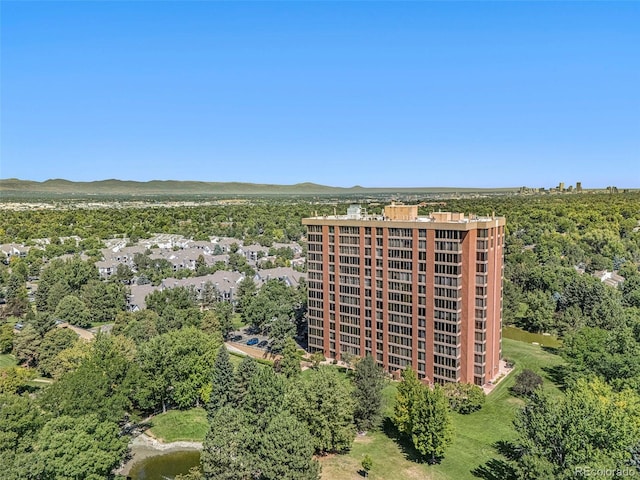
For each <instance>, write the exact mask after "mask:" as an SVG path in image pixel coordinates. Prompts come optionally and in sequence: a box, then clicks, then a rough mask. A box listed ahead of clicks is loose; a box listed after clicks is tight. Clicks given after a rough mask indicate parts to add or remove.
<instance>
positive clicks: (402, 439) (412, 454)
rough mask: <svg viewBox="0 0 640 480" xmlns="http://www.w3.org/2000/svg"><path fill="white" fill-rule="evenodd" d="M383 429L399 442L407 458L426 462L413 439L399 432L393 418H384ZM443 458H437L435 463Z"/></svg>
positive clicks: (415, 461) (416, 461)
mask: <svg viewBox="0 0 640 480" xmlns="http://www.w3.org/2000/svg"><path fill="white" fill-rule="evenodd" d="M382 431H383V432H384V433H385V435H386V436H387V437H389V438H390V439H392V440H393V441H394V442H396V444H398V446H399V447H400V450H401V451H402V454H403V455H404V458H405V459H406V460H409V461H410V462H414V463H425V459H424V457H423V456H422V455H421V454H420V452H418V451H417V450H416V449H415V447H414V446H413V443H412V442H411V440H410V439H409V438H407V437H406V436H404V435H402V434H400V432H398V429H397V428H396V426H395V425H394V424H393V421H392V420H391V418H389V417H385V418H384V420H383V422H382ZM441 460H442V459H441V458H436V460H435V462H434V463H440V461H441Z"/></svg>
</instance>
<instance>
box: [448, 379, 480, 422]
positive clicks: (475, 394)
mask: <svg viewBox="0 0 640 480" xmlns="http://www.w3.org/2000/svg"><path fill="white" fill-rule="evenodd" d="M442 390H443V392H444V394H445V396H446V397H447V400H448V401H449V406H450V407H451V410H453V411H454V412H458V413H461V414H463V415H465V414H468V413H471V412H475V411H476V410H480V409H481V408H482V405H483V404H484V401H485V397H486V395H485V393H484V391H483V390H482V388H480V387H479V386H477V385H473V384H470V383H447V384H446V385H445V386H444V387H442Z"/></svg>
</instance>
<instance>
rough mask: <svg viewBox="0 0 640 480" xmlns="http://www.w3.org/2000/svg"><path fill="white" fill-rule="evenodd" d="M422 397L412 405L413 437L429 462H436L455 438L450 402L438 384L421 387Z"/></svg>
mask: <svg viewBox="0 0 640 480" xmlns="http://www.w3.org/2000/svg"><path fill="white" fill-rule="evenodd" d="M420 393H421V394H420V397H419V399H418V401H417V402H415V403H413V405H412V412H411V439H412V440H413V445H414V447H415V448H416V450H417V451H418V452H420V454H422V456H423V457H425V459H427V460H428V461H429V463H435V462H436V460H437V459H439V458H442V457H443V456H444V452H445V450H446V449H447V447H448V446H449V445H450V444H451V442H452V440H453V424H452V421H451V411H450V409H449V402H448V400H447V397H446V396H445V394H444V392H443V391H442V388H440V387H439V386H438V385H436V386H435V387H434V389H433V390H431V389H429V388H427V387H421V392H420Z"/></svg>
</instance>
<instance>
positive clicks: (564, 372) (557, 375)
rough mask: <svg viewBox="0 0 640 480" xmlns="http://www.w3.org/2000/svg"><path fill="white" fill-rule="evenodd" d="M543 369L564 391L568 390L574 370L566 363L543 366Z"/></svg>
mask: <svg viewBox="0 0 640 480" xmlns="http://www.w3.org/2000/svg"><path fill="white" fill-rule="evenodd" d="M542 371H543V372H544V373H546V374H547V375H548V376H549V379H550V380H551V381H552V382H553V383H555V384H556V385H557V386H558V388H559V389H560V390H562V391H564V390H566V388H567V385H568V383H569V381H570V380H571V379H572V378H573V372H572V371H571V370H570V369H569V368H567V366H566V365H554V366H551V367H542Z"/></svg>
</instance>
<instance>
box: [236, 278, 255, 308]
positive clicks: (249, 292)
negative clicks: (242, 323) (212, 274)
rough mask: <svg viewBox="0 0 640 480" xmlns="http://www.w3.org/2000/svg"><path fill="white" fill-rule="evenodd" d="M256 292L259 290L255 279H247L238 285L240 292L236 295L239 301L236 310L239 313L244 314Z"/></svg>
mask: <svg viewBox="0 0 640 480" xmlns="http://www.w3.org/2000/svg"><path fill="white" fill-rule="evenodd" d="M256 291H257V288H256V284H255V283H254V281H253V278H251V277H245V278H243V279H242V280H241V281H240V283H239V284H238V292H237V294H236V298H237V299H238V301H237V303H236V309H237V311H238V312H240V313H243V311H244V308H245V306H246V305H247V304H248V303H249V302H250V301H251V299H252V298H253V297H254V296H255V294H256ZM243 318H244V317H243Z"/></svg>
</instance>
